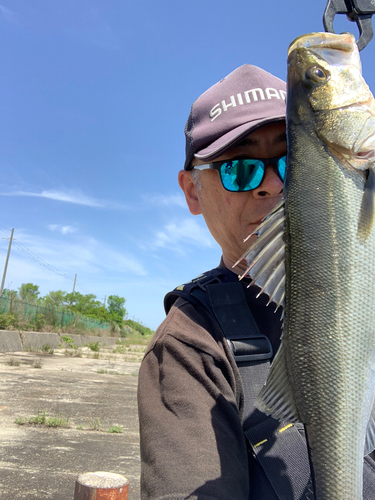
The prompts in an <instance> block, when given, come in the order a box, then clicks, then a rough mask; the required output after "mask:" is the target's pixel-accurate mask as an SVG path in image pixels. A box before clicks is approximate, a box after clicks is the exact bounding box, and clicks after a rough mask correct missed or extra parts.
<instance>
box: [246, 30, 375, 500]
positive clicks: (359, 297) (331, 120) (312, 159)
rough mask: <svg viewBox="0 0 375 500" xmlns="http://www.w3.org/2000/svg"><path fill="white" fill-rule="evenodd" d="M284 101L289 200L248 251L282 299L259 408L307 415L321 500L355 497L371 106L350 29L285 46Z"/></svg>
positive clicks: (362, 402)
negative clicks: (279, 332) (277, 339)
mask: <svg viewBox="0 0 375 500" xmlns="http://www.w3.org/2000/svg"><path fill="white" fill-rule="evenodd" d="M287 103H288V104H287V105H288V111H287V137H288V167H287V177H286V182H285V189H284V206H280V207H278V208H277V209H276V210H274V212H273V213H272V214H271V215H270V216H269V217H268V218H267V219H266V220H265V222H264V223H263V224H262V226H261V227H260V228H259V230H258V231H257V234H258V242H255V244H254V245H253V246H252V248H251V249H250V253H249V254H248V255H247V256H246V260H247V261H248V262H249V263H250V266H249V267H250V269H249V271H248V272H249V275H250V276H251V277H253V278H255V282H256V283H257V284H258V285H259V286H261V287H262V289H263V290H264V291H265V293H268V294H269V295H270V297H271V299H272V300H274V301H275V302H277V303H278V304H279V305H283V306H284V325H283V336H282V342H281V347H280V349H279V351H278V353H277V355H276V357H275V360H274V362H273V365H272V367H271V372H270V375H269V378H268V380H267V383H266V385H265V387H264V388H263V390H262V392H261V394H260V408H261V409H262V410H263V411H266V412H267V413H270V414H272V415H273V416H275V417H276V418H279V419H280V420H284V421H285V420H287V421H291V422H293V421H300V422H303V423H304V425H305V428H306V434H307V440H308V446H309V451H310V459H311V465H312V473H313V480H314V490H315V496H316V500H361V499H362V474H363V457H364V455H366V454H368V453H369V452H370V451H372V450H373V449H374V448H375V438H374V417H375V412H374V388H375V231H374V225H373V217H374V202H373V200H374V186H375V182H374V179H375V176H374V172H373V164H374V162H375V160H374V157H373V150H374V148H375V140H374V137H373V134H374V132H375V107H374V100H373V97H372V94H371V92H370V91H369V89H368V87H367V85H366V83H365V82H364V80H363V78H362V76H361V69H360V62H359V56H358V52H357V48H356V45H355V41H354V37H352V36H351V35H349V34H345V35H332V34H326V33H316V34H312V35H306V36H303V37H300V38H298V39H297V40H296V41H295V42H294V43H293V44H291V46H290V49H289V59H288V97H287ZM281 223H284V235H283V238H277V237H276V238H275V237H273V236H272V235H275V234H276V233H277V232H279V228H280V224H281ZM275 239H276V240H277V241H278V245H279V247H280V248H281V249H282V251H279V252H278V257H277V258H276V259H275V258H273V257H271V258H270V256H271V255H272V256H274V255H275V253H276V252H275V242H274V241H273V240H275ZM262 241H263V243H262ZM271 242H272V244H271ZM267 244H268V245H269V248H267ZM284 259H285V269H284V268H283V261H284ZM283 273H285V274H283ZM284 285H285V286H284ZM374 495H375V493H374Z"/></svg>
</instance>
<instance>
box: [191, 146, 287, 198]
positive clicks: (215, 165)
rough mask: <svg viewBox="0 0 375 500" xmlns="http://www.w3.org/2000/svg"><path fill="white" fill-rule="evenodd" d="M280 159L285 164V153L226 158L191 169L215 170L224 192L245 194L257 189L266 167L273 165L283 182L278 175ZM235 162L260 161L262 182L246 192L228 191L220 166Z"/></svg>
mask: <svg viewBox="0 0 375 500" xmlns="http://www.w3.org/2000/svg"><path fill="white" fill-rule="evenodd" d="M282 158H285V163H286V153H284V154H282V155H280V156H274V157H273V158H248V157H245V156H243V157H240V158H228V159H227V160H221V161H214V162H212V163H205V164H204V165H195V166H194V167H193V169H194V170H217V171H218V172H219V177H220V180H221V184H222V186H223V188H224V189H225V190H226V191H229V192H230V193H247V192H249V191H253V190H254V189H257V188H258V187H259V186H260V185H261V184H262V182H263V179H264V174H265V172H266V168H267V167H268V165H273V166H274V167H275V171H276V173H277V175H278V177H279V179H280V180H281V181H282V182H284V179H283V178H282V176H281V174H280V170H279V160H281V159H282ZM237 160H257V161H261V162H262V163H263V165H264V170H263V176H262V180H261V181H260V183H259V184H258V186H256V187H255V188H252V189H246V190H241V191H235V190H231V189H228V188H227V187H226V186H225V185H224V181H223V178H222V176H221V170H220V169H221V166H222V165H223V164H224V163H229V162H231V161H237Z"/></svg>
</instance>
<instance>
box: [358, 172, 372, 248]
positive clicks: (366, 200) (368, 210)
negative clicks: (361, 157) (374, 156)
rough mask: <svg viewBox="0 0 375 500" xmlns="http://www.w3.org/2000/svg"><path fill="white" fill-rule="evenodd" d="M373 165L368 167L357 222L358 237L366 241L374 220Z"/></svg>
mask: <svg viewBox="0 0 375 500" xmlns="http://www.w3.org/2000/svg"><path fill="white" fill-rule="evenodd" d="M374 168H375V166H374V165H372V166H371V167H370V169H369V174H368V178H367V181H366V184H365V190H364V192H363V198H362V205H361V213H360V217H359V223H358V238H359V239H360V240H363V241H366V240H367V238H368V237H369V236H370V234H371V232H372V230H373V227H374V220H375V173H374Z"/></svg>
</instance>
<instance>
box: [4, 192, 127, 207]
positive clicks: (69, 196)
mask: <svg viewBox="0 0 375 500" xmlns="http://www.w3.org/2000/svg"><path fill="white" fill-rule="evenodd" d="M0 195H1V196H32V197H36V198H47V199H49V200H54V201H63V202H66V203H74V204H76V205H84V206H86V207H99V208H112V209H126V210H127V209H128V207H127V206H126V205H123V204H121V203H114V202H111V201H106V200H99V199H97V198H92V197H90V196H87V195H85V194H84V193H83V192H82V191H81V190H78V189H77V190H73V189H70V190H66V191H56V190H53V189H45V190H44V191H42V192H40V193H35V192H31V191H11V192H8V193H4V192H3V193H0Z"/></svg>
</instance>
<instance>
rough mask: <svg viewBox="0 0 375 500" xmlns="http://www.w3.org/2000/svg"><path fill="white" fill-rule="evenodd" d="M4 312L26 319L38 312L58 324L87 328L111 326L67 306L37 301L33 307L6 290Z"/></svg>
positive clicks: (0, 307) (0, 306) (0, 302)
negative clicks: (70, 309)
mask: <svg viewBox="0 0 375 500" xmlns="http://www.w3.org/2000/svg"><path fill="white" fill-rule="evenodd" d="M32 309H33V310H32ZM4 313H15V314H17V315H19V317H20V318H21V319H22V318H24V319H26V320H30V319H31V320H33V319H35V317H36V315H37V314H41V315H43V316H44V317H45V318H46V319H47V320H48V322H49V323H52V324H53V325H56V326H66V325H72V324H75V325H77V324H79V323H82V324H83V326H84V327H85V328H100V329H102V330H106V329H108V328H110V323H108V322H106V321H100V320H98V319H96V318H89V317H87V316H84V315H83V314H79V313H73V312H72V311H69V310H68V309H66V307H64V308H62V307H57V306H51V304H46V303H45V302H43V301H40V302H39V304H38V302H37V301H35V305H34V306H33V307H31V304H30V303H29V301H28V299H27V298H26V301H22V300H19V299H18V298H16V297H14V296H9V294H8V293H7V291H6V290H4V291H3V295H2V296H1V297H0V314H4Z"/></svg>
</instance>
